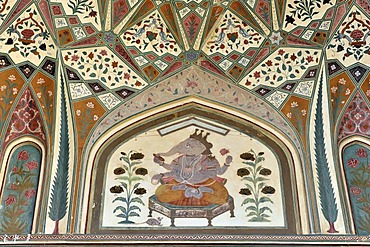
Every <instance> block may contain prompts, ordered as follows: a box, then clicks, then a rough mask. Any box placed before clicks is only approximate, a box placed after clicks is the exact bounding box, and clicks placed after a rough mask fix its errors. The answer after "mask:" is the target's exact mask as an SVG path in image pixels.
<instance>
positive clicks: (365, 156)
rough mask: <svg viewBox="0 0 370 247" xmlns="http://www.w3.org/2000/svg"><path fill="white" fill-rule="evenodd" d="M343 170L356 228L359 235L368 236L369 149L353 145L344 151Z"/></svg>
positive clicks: (369, 201) (369, 212)
mask: <svg viewBox="0 0 370 247" xmlns="http://www.w3.org/2000/svg"><path fill="white" fill-rule="evenodd" d="M349 152H350V153H351V155H349V156H347V158H345V164H344V166H345V170H346V176H347V180H348V181H349V182H348V185H349V194H350V197H351V201H352V205H353V207H354V208H353V211H354V215H355V221H356V223H357V225H356V228H357V231H358V233H359V234H366V235H368V234H370V163H369V162H370V160H369V154H370V153H369V149H368V148H364V147H362V146H360V145H359V144H356V145H353V146H351V147H349V148H348V149H347V150H345V154H347V153H349Z"/></svg>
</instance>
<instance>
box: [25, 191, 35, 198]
mask: <svg viewBox="0 0 370 247" xmlns="http://www.w3.org/2000/svg"><path fill="white" fill-rule="evenodd" d="M35 194H36V191H35V190H34V189H29V190H26V192H24V196H25V197H27V198H28V199H30V198H32V197H33V196H34V195H35Z"/></svg>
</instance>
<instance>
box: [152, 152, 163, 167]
mask: <svg viewBox="0 0 370 247" xmlns="http://www.w3.org/2000/svg"><path fill="white" fill-rule="evenodd" d="M153 161H154V162H155V163H157V164H159V165H163V163H164V158H163V157H161V156H160V155H158V154H153Z"/></svg>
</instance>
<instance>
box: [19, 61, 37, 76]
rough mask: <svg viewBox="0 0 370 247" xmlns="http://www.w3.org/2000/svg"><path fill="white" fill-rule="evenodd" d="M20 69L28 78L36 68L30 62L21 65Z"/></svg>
mask: <svg viewBox="0 0 370 247" xmlns="http://www.w3.org/2000/svg"><path fill="white" fill-rule="evenodd" d="M19 69H20V70H21V72H22V73H23V74H24V76H25V77H27V79H28V78H30V77H31V75H32V73H33V72H34V71H35V68H33V67H32V66H31V65H29V64H25V65H22V66H19Z"/></svg>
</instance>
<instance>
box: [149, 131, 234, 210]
mask: <svg viewBox="0 0 370 247" xmlns="http://www.w3.org/2000/svg"><path fill="white" fill-rule="evenodd" d="M208 135H209V133H206V134H205V135H203V130H202V131H198V129H196V130H195V132H194V134H192V135H190V137H189V138H187V139H185V140H184V141H182V142H180V143H179V144H177V145H176V146H174V147H173V148H172V149H171V150H169V151H168V152H167V153H158V154H153V155H154V158H153V160H154V162H155V163H157V164H159V165H160V166H162V167H164V168H165V169H167V170H169V171H168V172H166V173H159V174H156V175H154V176H153V177H152V183H153V184H158V183H159V182H161V183H162V184H161V185H160V186H159V187H158V188H157V190H156V192H155V196H156V197H157V200H158V201H160V202H163V203H168V204H171V205H176V206H208V205H211V204H218V205H221V204H224V203H226V202H227V201H228V197H229V193H228V191H227V189H226V188H225V186H224V183H225V182H226V180H225V179H223V178H220V177H218V175H222V174H224V173H225V172H226V170H227V169H228V167H229V166H230V164H231V162H232V160H233V158H232V156H227V157H226V160H225V163H224V165H223V166H221V165H220V163H219V162H218V160H217V159H216V158H215V157H214V156H212V152H211V148H212V146H213V145H212V143H210V142H208V141H207V136H208ZM177 153H178V154H179V156H178V157H177V158H175V159H174V160H172V162H171V163H169V164H168V163H166V162H165V159H164V158H163V157H162V156H171V155H174V154H177Z"/></svg>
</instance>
